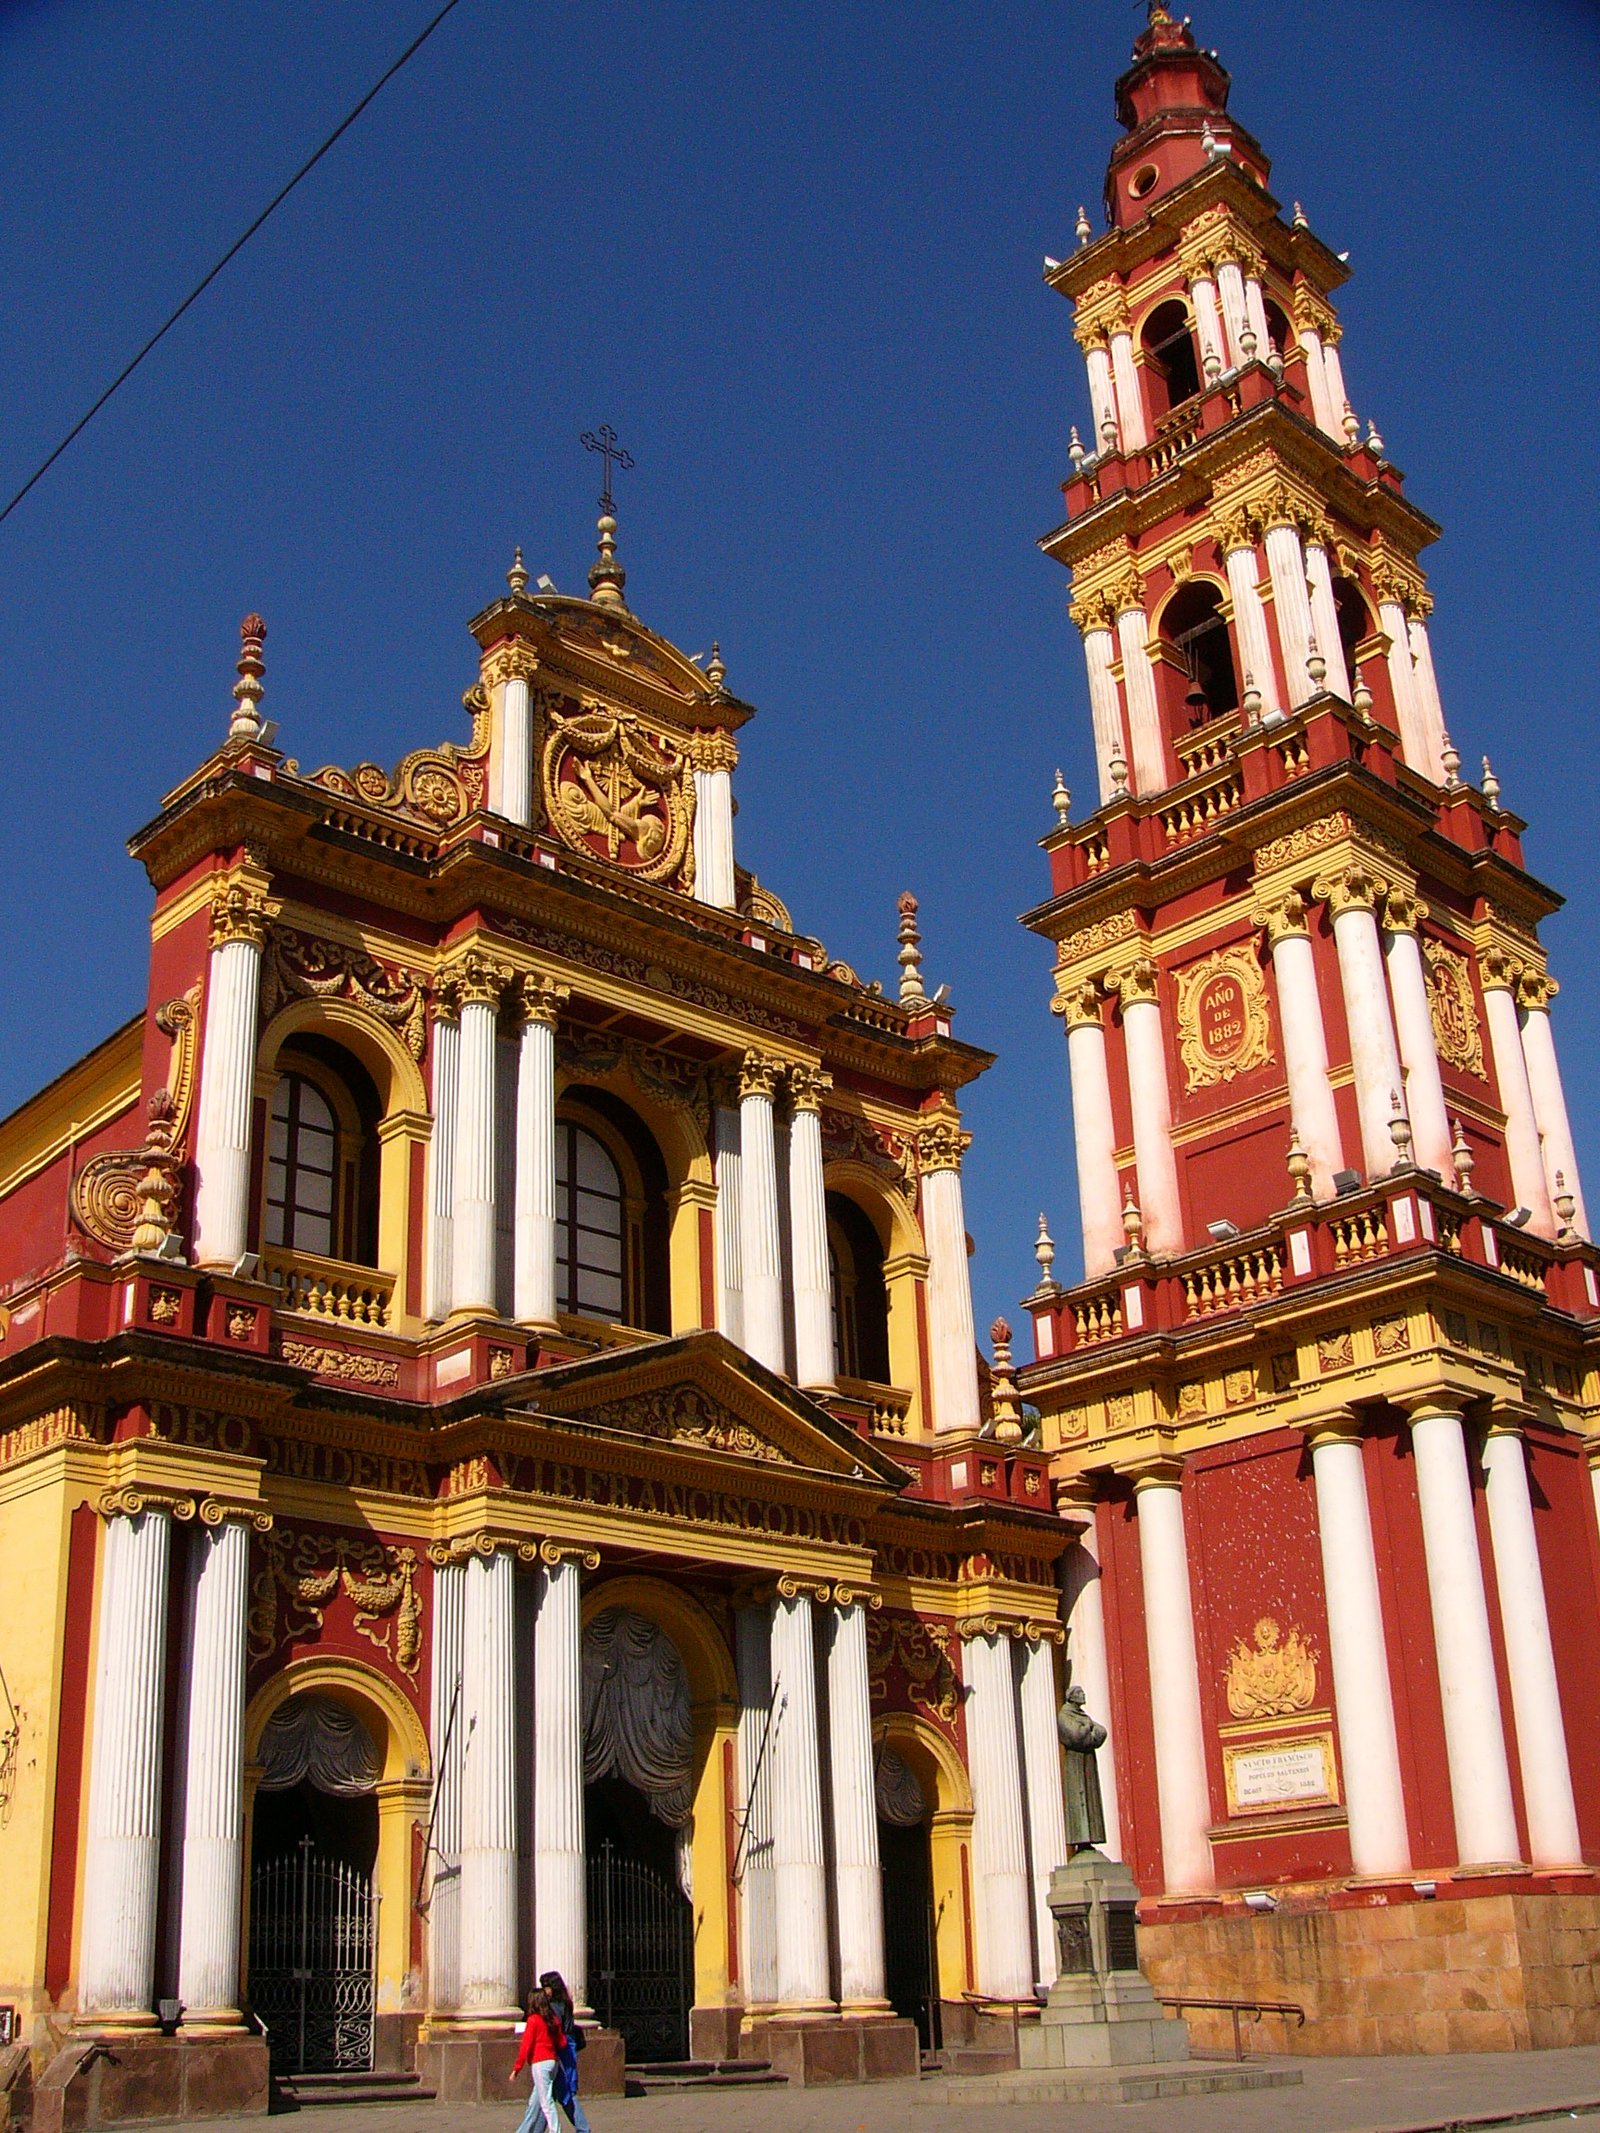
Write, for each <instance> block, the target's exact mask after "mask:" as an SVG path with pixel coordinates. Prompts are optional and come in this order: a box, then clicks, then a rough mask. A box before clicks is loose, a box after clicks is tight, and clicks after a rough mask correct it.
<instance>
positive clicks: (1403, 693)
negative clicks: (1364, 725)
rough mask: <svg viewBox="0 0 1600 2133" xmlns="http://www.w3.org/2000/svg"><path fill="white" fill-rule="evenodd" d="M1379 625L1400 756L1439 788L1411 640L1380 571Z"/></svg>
mask: <svg viewBox="0 0 1600 2133" xmlns="http://www.w3.org/2000/svg"><path fill="white" fill-rule="evenodd" d="M1376 591H1377V594H1378V621H1379V624H1380V626H1381V627H1382V630H1383V634H1384V636H1385V637H1386V638H1387V639H1388V643H1389V649H1388V651H1387V652H1386V653H1385V655H1384V661H1385V664H1386V665H1387V667H1388V669H1389V691H1390V694H1391V695H1392V696H1393V697H1394V711H1395V719H1396V722H1397V724H1398V725H1399V728H1400V753H1401V754H1402V755H1403V756H1404V757H1405V760H1406V761H1407V762H1408V763H1409V764H1410V765H1411V768H1412V769H1413V770H1416V771H1420V772H1421V774H1422V776H1423V777H1425V778H1432V780H1433V782H1434V783H1435V784H1436V785H1438V784H1441V783H1442V782H1443V779H1444V772H1443V769H1442V768H1441V767H1440V763H1439V758H1438V755H1437V753H1436V752H1435V751H1432V750H1430V748H1429V745H1428V733H1427V729H1426V727H1425V726H1424V724H1423V720H1422V709H1421V706H1420V704H1419V702H1418V700H1417V675H1416V669H1415V667H1414V666H1413V665H1412V661H1411V637H1410V632H1409V629H1408V626H1407V623H1406V611H1405V609H1404V608H1403V607H1402V606H1401V604H1400V593H1399V590H1398V587H1397V586H1396V585H1395V584H1394V583H1393V582H1392V581H1391V580H1390V578H1389V577H1388V575H1387V574H1386V573H1385V572H1383V571H1382V570H1380V571H1379V572H1378V573H1377V577H1376Z"/></svg>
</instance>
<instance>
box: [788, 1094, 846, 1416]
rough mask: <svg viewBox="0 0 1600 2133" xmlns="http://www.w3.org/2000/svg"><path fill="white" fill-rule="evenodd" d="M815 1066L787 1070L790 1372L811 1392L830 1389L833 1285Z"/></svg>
mask: <svg viewBox="0 0 1600 2133" xmlns="http://www.w3.org/2000/svg"><path fill="white" fill-rule="evenodd" d="M830 1086H831V1082H830V1079H829V1077H828V1075H826V1074H824V1073H823V1072H822V1070H821V1069H820V1068H818V1067H791V1068H790V1069H789V1098H790V1102H791V1103H792V1105H793V1107H794V1108H793V1110H792V1111H791V1113H790V1118H789V1249H790V1253H791V1255H792V1257H793V1260H794V1281H793V1287H794V1374H795V1376H796V1377H797V1378H798V1379H799V1381H800V1383H801V1384H802V1385H804V1386H806V1387H807V1388H808V1389H810V1390H812V1391H829V1392H831V1391H832V1389H833V1385H834V1380H835V1377H836V1375H837V1371H836V1368H835V1364H834V1355H833V1286H832V1281H831V1279H830V1275H829V1269H828V1206H827V1194H826V1190H825V1188H824V1185H823V1178H822V1114H821V1109H820V1106H821V1103H822V1093H823V1091H824V1090H825V1089H827V1088H829V1087H830Z"/></svg>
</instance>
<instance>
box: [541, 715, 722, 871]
mask: <svg viewBox="0 0 1600 2133" xmlns="http://www.w3.org/2000/svg"><path fill="white" fill-rule="evenodd" d="M543 776H544V805H545V812H546V814H547V815H548V817H549V820H550V823H551V826H552V827H553V828H554V829H555V830H556V831H557V833H558V834H559V835H560V836H562V837H564V838H565V839H566V841H567V843H568V844H570V845H571V846H572V847H573V849H574V850H575V851H580V852H589V853H591V854H592V855H593V856H594V857H595V858H597V859H599V858H604V859H608V860H610V861H611V862H612V863H613V864H614V865H616V866H621V867H626V868H627V869H628V871H629V872H630V873H633V874H637V875H639V876H640V877H641V879H643V880H645V881H673V880H674V879H676V881H677V885H678V886H679V887H680V888H683V889H689V888H692V887H693V885H694V854H693V852H692V850H691V849H690V842H689V838H690V831H691V829H692V828H693V825H694V782H693V779H692V777H691V775H690V768H689V760H688V757H687V756H686V755H685V754H684V752H683V750H682V749H679V748H674V747H673V746H672V744H671V743H670V742H668V741H666V740H664V739H662V738H660V737H659V736H657V735H655V734H649V733H647V732H646V731H645V729H644V728H643V727H642V726H641V725H640V723H639V721H638V720H637V719H636V718H634V717H633V716H632V715H631V713H628V712H621V711H619V712H610V711H602V710H600V709H599V708H598V707H597V706H592V705H591V706H590V707H589V708H587V709H586V710H584V711H582V712H580V713H579V714H578V715H577V716H576V717H572V718H568V717H564V716H563V715H562V713H560V712H559V711H553V712H552V713H551V715H550V727H549V733H548V736H547V738H546V740H545V744H544V763H543Z"/></svg>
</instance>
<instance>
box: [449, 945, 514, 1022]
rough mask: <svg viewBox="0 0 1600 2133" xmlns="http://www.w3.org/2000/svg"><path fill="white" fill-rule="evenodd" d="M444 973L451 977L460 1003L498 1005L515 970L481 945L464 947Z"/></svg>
mask: <svg viewBox="0 0 1600 2133" xmlns="http://www.w3.org/2000/svg"><path fill="white" fill-rule="evenodd" d="M445 976H446V978H447V979H450V980H453V981H454V984H455V987H456V992H457V997H458V998H459V999H460V1002H461V1005H462V1006H463V1007H494V1008H498V1007H499V1005H500V1003H501V1001H502V1000H503V999H504V998H505V996H506V993H507V991H508V990H509V989H510V986H511V984H512V981H513V979H514V978H515V976H516V972H515V971H514V970H513V969H512V968H511V965H510V964H509V963H502V962H500V961H498V960H497V959H496V958H495V957H494V956H492V955H485V954H484V953H483V951H482V949H481V948H468V949H466V950H465V951H464V952H463V953H462V954H460V955H458V956H456V957H455V958H454V959H453V960H452V961H451V964H450V967H449V969H448V971H447V972H446V973H445Z"/></svg>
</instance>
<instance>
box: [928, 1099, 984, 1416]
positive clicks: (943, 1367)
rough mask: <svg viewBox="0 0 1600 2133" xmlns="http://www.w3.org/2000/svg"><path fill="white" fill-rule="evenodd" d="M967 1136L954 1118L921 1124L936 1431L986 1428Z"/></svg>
mask: <svg viewBox="0 0 1600 2133" xmlns="http://www.w3.org/2000/svg"><path fill="white" fill-rule="evenodd" d="M967 1141H968V1135H966V1134H965V1133H963V1132H962V1130H961V1127H960V1125H959V1123H958V1122H957V1121H956V1120H955V1119H954V1118H948V1117H947V1118H935V1119H933V1120H931V1121H930V1122H929V1123H928V1124H927V1125H925V1126H924V1127H923V1129H922V1133H921V1136H920V1138H919V1141H918V1149H919V1153H920V1156H921V1162H922V1237H923V1242H924V1243H925V1244H926V1245H927V1248H928V1346H929V1351H930V1353H929V1363H930V1366H931V1368H930V1375H931V1377H932V1380H933V1426H934V1428H935V1429H937V1430H947V1429H971V1430H975V1429H978V1428H980V1427H981V1426H982V1421H983V1411H982V1408H981V1406H980V1404H979V1400H978V1337H977V1333H976V1330H975V1329H974V1326H973V1323H972V1272H971V1268H970V1266H969V1264H968V1260H967V1216H966V1207H965V1203H964V1201H963V1199H962V1193H961V1157H962V1154H963V1152H964V1150H965V1148H966V1146H967Z"/></svg>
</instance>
